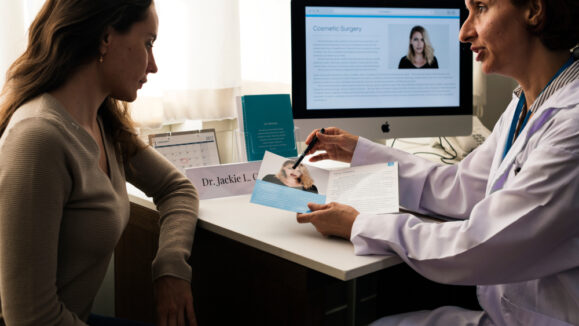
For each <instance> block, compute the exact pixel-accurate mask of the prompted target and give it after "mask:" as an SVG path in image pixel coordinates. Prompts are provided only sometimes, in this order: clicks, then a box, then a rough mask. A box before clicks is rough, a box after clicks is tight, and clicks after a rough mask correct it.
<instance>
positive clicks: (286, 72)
mask: <svg viewBox="0 0 579 326" xmlns="http://www.w3.org/2000/svg"><path fill="white" fill-rule="evenodd" d="M156 5H157V11H158V13H159V20H160V23H159V38H158V40H157V42H156V44H155V53H156V59H157V64H158V66H159V72H158V73H157V74H156V76H150V78H149V80H150V83H149V85H147V86H146V87H145V88H144V92H143V93H142V94H141V95H140V97H139V100H138V101H137V102H136V103H135V104H134V106H133V117H134V118H135V119H136V120H137V121H140V122H141V123H142V124H143V125H155V124H158V123H160V122H164V123H168V122H174V121H175V122H176V121H182V120H184V119H190V120H200V119H202V120H215V119H225V118H234V117H235V115H236V113H235V112H236V108H235V96H237V95H243V94H248V93H272V92H284V93H289V92H290V86H289V85H290V82H291V59H290V58H291V53H290V49H291V45H290V1H289V0H211V1H206V0H203V1H201V0H156Z"/></svg>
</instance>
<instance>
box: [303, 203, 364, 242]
mask: <svg viewBox="0 0 579 326" xmlns="http://www.w3.org/2000/svg"><path fill="white" fill-rule="evenodd" d="M308 208H309V209H310V210H311V211H312V212H311V213H303V214H299V213H298V214H297V220H298V223H312V224H313V225H314V227H315V228H316V230H318V232H320V233H321V234H323V235H325V236H331V235H333V236H338V237H341V238H344V239H348V240H349V239H350V235H351V234H352V225H353V224H354V220H356V217H358V215H359V214H360V212H358V211H357V210H356V209H355V208H353V207H351V206H348V205H344V204H339V203H333V202H332V203H329V204H316V203H308Z"/></svg>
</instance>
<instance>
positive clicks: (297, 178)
mask: <svg viewBox="0 0 579 326" xmlns="http://www.w3.org/2000/svg"><path fill="white" fill-rule="evenodd" d="M295 162H296V161H295V160H287V161H285V162H283V164H282V165H281V167H280V169H279V171H278V172H277V173H275V174H267V175H265V176H264V177H263V179H262V180H263V181H267V182H271V183H275V184H278V185H282V186H287V187H291V188H294V189H298V190H304V191H308V192H313V193H316V194H317V193H318V188H317V187H316V186H315V185H314V179H312V177H311V175H310V173H309V171H308V168H307V167H306V166H305V165H303V164H300V165H298V167H297V168H295V169H293V168H292V167H293V165H294V163H295Z"/></svg>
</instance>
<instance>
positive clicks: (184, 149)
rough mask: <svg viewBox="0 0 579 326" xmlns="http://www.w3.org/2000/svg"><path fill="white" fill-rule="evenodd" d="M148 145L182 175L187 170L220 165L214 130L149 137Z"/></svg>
mask: <svg viewBox="0 0 579 326" xmlns="http://www.w3.org/2000/svg"><path fill="white" fill-rule="evenodd" d="M149 144H151V146H152V147H153V148H155V149H156V150H157V151H158V152H159V153H161V154H162V155H163V156H165V157H166V158H167V159H168V160H169V161H171V162H172V163H173V164H174V165H175V166H176V167H177V168H178V169H179V170H181V172H182V173H183V174H185V169H188V168H193V167H199V166H210V165H219V164H220V163H221V160H220V159H219V151H218V150H217V139H216V138H215V129H204V130H193V131H181V132H172V133H164V134H154V135H149Z"/></svg>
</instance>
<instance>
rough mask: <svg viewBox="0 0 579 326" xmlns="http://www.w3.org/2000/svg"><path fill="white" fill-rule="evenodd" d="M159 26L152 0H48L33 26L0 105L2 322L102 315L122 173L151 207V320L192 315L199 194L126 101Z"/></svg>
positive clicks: (139, 81)
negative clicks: (154, 313) (99, 303)
mask: <svg viewBox="0 0 579 326" xmlns="http://www.w3.org/2000/svg"><path fill="white" fill-rule="evenodd" d="M157 26H158V18H157V14H156V11H155V6H154V4H153V2H152V0H99V1H95V0H47V1H46V2H45V4H44V6H43V7H42V9H41V10H40V12H39V13H38V15H37V17H36V19H35V20H34V21H33V23H32V25H31V26H30V29H29V41H28V47H27V49H26V51H25V52H24V54H22V56H20V57H19V58H18V59H17V60H16V61H15V62H14V64H13V65H12V66H11V67H10V69H9V71H8V73H7V80H6V84H5V86H4V89H3V93H2V101H1V103H0V184H1V185H2V191H1V192H0V207H1V209H0V302H1V308H0V324H1V325H35V326H37V325H86V323H87V322H88V324H89V325H107V324H108V322H110V321H111V320H106V319H103V318H99V317H98V316H94V315H91V309H92V304H93V300H94V298H95V295H96V293H97V291H98V290H99V288H100V285H101V283H102V281H103V278H104V276H105V273H106V270H107V267H108V265H109V262H110V259H111V256H112V253H113V250H114V248H115V246H116V244H117V241H118V240H119V238H120V236H121V234H122V233H123V230H124V228H125V226H126V225H127V222H128V219H129V199H128V195H127V191H126V182H127V181H128V182H130V183H132V184H133V185H135V186H136V187H138V188H140V189H141V190H143V191H144V192H145V193H147V194H148V195H150V196H151V197H153V199H154V202H155V203H156V205H157V207H158V209H159V213H160V225H161V233H160V239H159V250H158V252H157V256H156V258H155V260H154V262H153V278H154V284H155V290H156V291H155V292H156V294H157V301H158V317H159V325H185V320H187V321H188V322H189V324H190V325H194V324H195V314H194V310H193V299H192V295H191V287H190V280H191V267H190V266H189V265H188V263H187V260H188V258H189V255H190V250H191V246H192V243H193V234H194V230H195V224H196V220H197V212H198V205H199V201H198V197H197V192H196V190H195V188H194V187H193V185H192V184H191V183H190V182H189V181H188V180H187V178H185V177H184V176H183V175H182V174H181V173H179V171H178V170H177V169H176V168H175V167H174V166H172V165H171V164H170V163H169V162H168V161H167V160H165V159H164V158H163V157H162V156H161V155H159V154H158V153H157V152H156V151H155V150H154V149H152V148H151V147H148V146H146V145H145V144H144V143H143V142H142V141H141V140H139V138H138V137H137V134H136V131H135V128H134V126H133V123H132V121H131V118H130V115H129V112H128V108H127V103H126V102H132V101H134V100H135V99H136V97H137V91H138V90H139V89H140V88H141V87H142V86H143V84H145V83H146V81H147V75H148V74H149V73H155V72H157V66H156V63H155V59H154V56H153V50H152V49H153V43H154V41H155V39H156V35H157ZM113 322H118V321H113ZM125 323H126V325H132V324H130V323H129V322H128V321H125ZM115 325H116V324H115ZM123 325H124V324H123Z"/></svg>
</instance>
